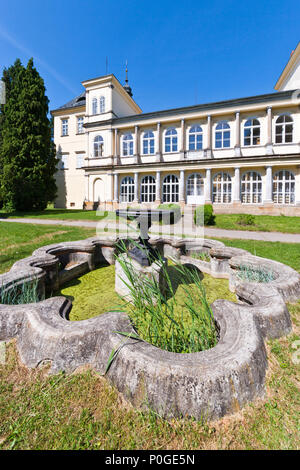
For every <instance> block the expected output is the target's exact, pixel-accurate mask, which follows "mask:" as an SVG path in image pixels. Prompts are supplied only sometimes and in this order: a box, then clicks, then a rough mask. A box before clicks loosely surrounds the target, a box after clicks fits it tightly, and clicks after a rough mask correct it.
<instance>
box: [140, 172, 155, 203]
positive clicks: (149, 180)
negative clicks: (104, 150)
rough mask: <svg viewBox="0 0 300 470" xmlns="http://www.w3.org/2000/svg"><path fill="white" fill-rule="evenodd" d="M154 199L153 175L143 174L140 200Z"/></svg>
mask: <svg viewBox="0 0 300 470" xmlns="http://www.w3.org/2000/svg"><path fill="white" fill-rule="evenodd" d="M155 199H156V181H155V178H154V176H152V175H146V176H143V178H142V181H141V202H154V201H155Z"/></svg>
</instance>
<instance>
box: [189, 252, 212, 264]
mask: <svg viewBox="0 0 300 470" xmlns="http://www.w3.org/2000/svg"><path fill="white" fill-rule="evenodd" d="M189 256H191V257H192V258H194V259H200V260H201V261H206V262H209V261H210V256H209V254H208V253H206V251H200V252H199V253H196V252H192V253H190V255H189Z"/></svg>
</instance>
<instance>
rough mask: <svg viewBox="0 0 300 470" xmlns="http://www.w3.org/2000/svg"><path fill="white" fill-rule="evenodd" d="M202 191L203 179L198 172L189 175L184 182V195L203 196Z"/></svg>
mask: <svg viewBox="0 0 300 470" xmlns="http://www.w3.org/2000/svg"><path fill="white" fill-rule="evenodd" d="M203 193H204V180H203V178H202V175H200V174H199V173H193V174H192V175H190V176H189V177H188V179H187V182H186V195H187V196H203Z"/></svg>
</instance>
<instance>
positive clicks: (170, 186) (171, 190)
mask: <svg viewBox="0 0 300 470" xmlns="http://www.w3.org/2000/svg"><path fill="white" fill-rule="evenodd" d="M178 201H179V181H178V178H177V176H175V175H168V176H166V177H165V178H164V181H163V202H178Z"/></svg>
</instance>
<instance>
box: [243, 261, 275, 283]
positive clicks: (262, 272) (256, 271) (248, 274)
mask: <svg viewBox="0 0 300 470" xmlns="http://www.w3.org/2000/svg"><path fill="white" fill-rule="evenodd" d="M237 276H238V277H239V278H240V279H242V280H243V281H250V282H264V283H266V282H271V281H274V279H275V275H274V273H273V271H272V270H267V269H264V268H255V267H252V266H247V265H240V266H239V270H238V272H237Z"/></svg>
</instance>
